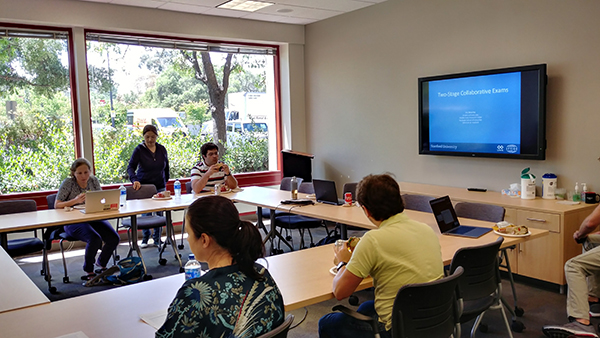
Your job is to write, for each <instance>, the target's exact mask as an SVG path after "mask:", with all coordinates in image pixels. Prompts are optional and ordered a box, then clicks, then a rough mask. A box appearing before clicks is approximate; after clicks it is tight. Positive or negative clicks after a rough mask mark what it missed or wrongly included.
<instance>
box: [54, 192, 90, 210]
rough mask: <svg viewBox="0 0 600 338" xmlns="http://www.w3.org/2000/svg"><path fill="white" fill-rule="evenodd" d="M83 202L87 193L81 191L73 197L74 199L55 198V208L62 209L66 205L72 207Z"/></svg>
mask: <svg viewBox="0 0 600 338" xmlns="http://www.w3.org/2000/svg"><path fill="white" fill-rule="evenodd" d="M83 202H85V193H81V194H79V195H77V196H76V197H75V198H73V199H72V200H68V201H59V200H55V201H54V209H62V208H64V207H72V206H74V205H75V204H80V203H83Z"/></svg>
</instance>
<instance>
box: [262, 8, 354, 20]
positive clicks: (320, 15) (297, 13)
mask: <svg viewBox="0 0 600 338" xmlns="http://www.w3.org/2000/svg"><path fill="white" fill-rule="evenodd" d="M288 9H291V10H292V11H291V12H285V13H281V12H278V11H279V10H288ZM254 13H260V14H270V15H277V16H286V17H292V18H305V19H316V20H323V19H326V18H330V17H332V16H336V15H339V14H342V13H343V12H341V11H331V10H323V9H316V8H306V7H298V6H289V5H273V6H269V7H266V8H263V9H260V10H258V11H256V12H254Z"/></svg>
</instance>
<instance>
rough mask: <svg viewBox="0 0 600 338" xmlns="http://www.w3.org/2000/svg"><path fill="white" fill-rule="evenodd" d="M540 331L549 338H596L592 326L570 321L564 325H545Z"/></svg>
mask: <svg viewBox="0 0 600 338" xmlns="http://www.w3.org/2000/svg"><path fill="white" fill-rule="evenodd" d="M542 331H543V332H544V334H545V335H546V336H547V337H550V338H567V337H569V336H577V337H593V338H598V335H597V334H596V330H595V329H594V326H593V325H583V324H581V323H579V322H578V321H572V322H570V323H567V324H565V325H546V326H544V327H543V328H542Z"/></svg>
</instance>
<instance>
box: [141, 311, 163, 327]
mask: <svg viewBox="0 0 600 338" xmlns="http://www.w3.org/2000/svg"><path fill="white" fill-rule="evenodd" d="M140 318H141V319H142V320H143V321H144V322H146V324H148V325H150V326H152V327H153V328H155V329H156V330H158V329H159V328H160V327H161V326H162V325H163V324H164V323H165V320H166V319H167V309H164V310H160V311H156V312H152V313H146V314H141V315H140Z"/></svg>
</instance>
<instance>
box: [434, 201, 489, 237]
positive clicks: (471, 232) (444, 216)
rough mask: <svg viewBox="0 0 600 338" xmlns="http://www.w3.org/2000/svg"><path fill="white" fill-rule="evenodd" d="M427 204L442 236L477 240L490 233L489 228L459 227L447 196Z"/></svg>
mask: <svg viewBox="0 0 600 338" xmlns="http://www.w3.org/2000/svg"><path fill="white" fill-rule="evenodd" d="M429 204H430V205H431V211H432V212H433V215H434V216H435V220H436V221H437V224H438V226H439V227H440V232H441V233H442V234H443V235H452V236H462V237H470V238H478V237H481V236H483V235H485V234H487V233H488V232H490V231H492V229H491V228H482V227H476V226H470V225H460V223H459V222H458V217H456V212H455V211H454V207H453V206H452V202H451V201H450V197H448V196H444V197H440V198H436V199H434V200H431V201H429Z"/></svg>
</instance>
